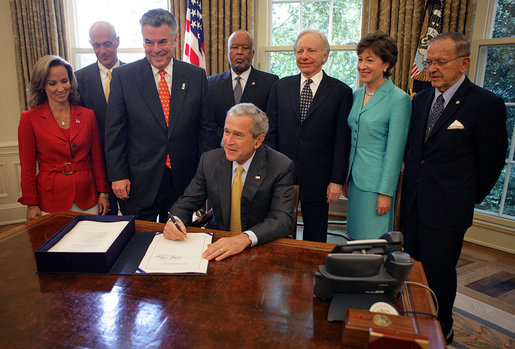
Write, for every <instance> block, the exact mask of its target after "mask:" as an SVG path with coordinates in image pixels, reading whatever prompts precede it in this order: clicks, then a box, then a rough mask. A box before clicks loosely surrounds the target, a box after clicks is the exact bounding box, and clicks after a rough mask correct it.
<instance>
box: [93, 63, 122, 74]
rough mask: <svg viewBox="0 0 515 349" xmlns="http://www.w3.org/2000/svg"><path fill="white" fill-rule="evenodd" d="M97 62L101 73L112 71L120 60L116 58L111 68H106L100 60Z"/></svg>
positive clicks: (118, 64)
mask: <svg viewBox="0 0 515 349" xmlns="http://www.w3.org/2000/svg"><path fill="white" fill-rule="evenodd" d="M97 64H98V70H99V71H100V72H101V73H102V74H107V71H108V70H110V71H113V69H114V68H117V67H119V66H120V60H117V61H116V63H115V64H114V65H113V67H112V68H111V69H107V67H106V66H104V65H103V64H102V63H100V61H97Z"/></svg>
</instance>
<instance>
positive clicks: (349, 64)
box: [268, 0, 361, 88]
mask: <svg viewBox="0 0 515 349" xmlns="http://www.w3.org/2000/svg"><path fill="white" fill-rule="evenodd" d="M304 29H314V30H318V31H320V32H322V33H324V34H325V35H326V36H327V38H328V40H329V44H330V45H349V44H351V45H353V44H356V43H357V42H358V41H359V38H360V36H361V0H326V1H311V0H301V1H287V2H286V1H282V2H279V1H277V2H274V1H272V38H271V39H272V41H271V42H272V46H287V47H291V50H289V51H279V52H278V51H275V52H269V53H268V59H269V62H270V71H271V72H272V73H274V74H277V75H279V77H281V78H282V77H285V76H288V75H293V74H298V72H299V70H298V69H297V64H296V62H295V55H294V53H293V44H294V43H295V40H296V38H297V34H298V33H299V32H300V31H301V30H304ZM356 64H357V57H356V53H355V51H354V50H348V51H345V50H332V51H331V53H330V54H329V59H328V61H327V62H326V64H325V65H324V67H323V69H324V71H325V72H326V73H327V74H329V75H331V76H333V77H336V78H338V79H340V80H342V81H343V82H345V83H346V84H348V85H349V86H350V87H352V88H355V87H356Z"/></svg>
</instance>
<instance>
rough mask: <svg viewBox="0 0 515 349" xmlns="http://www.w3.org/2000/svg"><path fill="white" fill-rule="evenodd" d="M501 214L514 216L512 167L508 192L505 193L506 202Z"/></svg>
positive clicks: (514, 178)
mask: <svg viewBox="0 0 515 349" xmlns="http://www.w3.org/2000/svg"><path fill="white" fill-rule="evenodd" d="M503 214H505V215H508V216H515V171H513V167H512V168H511V173H510V182H509V183H508V190H507V191H506V201H505V202H504V212H503Z"/></svg>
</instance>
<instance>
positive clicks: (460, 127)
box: [447, 120, 465, 130]
mask: <svg viewBox="0 0 515 349" xmlns="http://www.w3.org/2000/svg"><path fill="white" fill-rule="evenodd" d="M447 129H448V130H464V129H465V126H463V124H462V123H461V122H459V121H458V120H454V122H453V123H452V124H450V125H449V127H447Z"/></svg>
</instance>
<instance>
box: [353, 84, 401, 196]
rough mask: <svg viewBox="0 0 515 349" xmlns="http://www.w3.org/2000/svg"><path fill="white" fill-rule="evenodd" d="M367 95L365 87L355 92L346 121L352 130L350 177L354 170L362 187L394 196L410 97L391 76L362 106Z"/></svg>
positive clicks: (354, 177)
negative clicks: (396, 84)
mask: <svg viewBox="0 0 515 349" xmlns="http://www.w3.org/2000/svg"><path fill="white" fill-rule="evenodd" d="M364 96H365V87H362V88H360V89H358V90H356V91H355V92H354V95H353V103H352V109H351V111H350V114H349V118H348V121H347V122H348V124H349V127H350V129H351V150H350V158H349V171H348V173H347V180H348V179H349V177H350V174H351V173H352V179H353V180H354V183H355V184H356V186H357V187H358V188H359V189H360V190H362V191H368V192H375V193H379V194H383V195H388V196H393V195H394V194H395V191H396V189H397V181H398V179H399V173H400V170H401V164H402V159H403V157H404V148H405V147H406V139H407V136H408V129H409V123H410V118H411V100H410V97H409V96H408V95H407V94H406V93H405V92H404V91H402V90H401V89H400V88H398V87H397V86H395V85H394V84H393V82H392V81H391V80H390V79H388V80H386V81H385V82H384V83H383V84H382V85H381V86H379V88H378V89H377V91H376V92H375V93H374V95H373V96H372V98H370V100H369V101H368V103H367V104H366V105H365V106H364V107H363V108H361V106H362V105H363V97H364ZM351 171H352V172H351Z"/></svg>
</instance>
